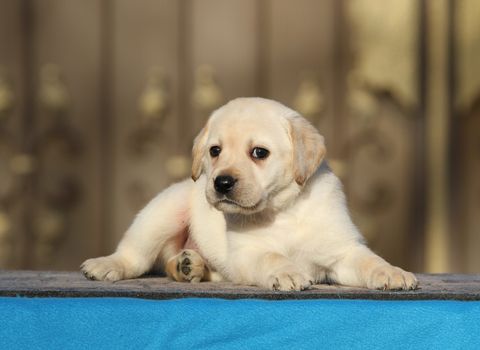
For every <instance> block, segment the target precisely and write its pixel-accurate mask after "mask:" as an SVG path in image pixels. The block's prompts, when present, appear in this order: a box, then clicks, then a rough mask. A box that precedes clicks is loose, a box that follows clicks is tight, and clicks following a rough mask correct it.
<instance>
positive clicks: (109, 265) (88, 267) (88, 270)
mask: <svg viewBox="0 0 480 350" xmlns="http://www.w3.org/2000/svg"><path fill="white" fill-rule="evenodd" d="M80 269H81V270H82V272H83V275H84V276H85V277H86V278H88V279H91V280H98V281H102V280H104V281H110V282H114V281H118V280H121V279H124V278H125V277H124V276H125V267H124V265H123V264H122V262H121V261H120V259H118V258H117V257H115V256H114V255H110V256H104V257H100V258H94V259H88V260H86V261H85V262H84V263H83V264H82V265H81V266H80Z"/></svg>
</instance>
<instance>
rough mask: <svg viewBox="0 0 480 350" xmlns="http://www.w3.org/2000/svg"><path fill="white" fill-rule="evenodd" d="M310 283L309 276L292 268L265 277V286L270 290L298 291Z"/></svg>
mask: <svg viewBox="0 0 480 350" xmlns="http://www.w3.org/2000/svg"><path fill="white" fill-rule="evenodd" d="M312 284H313V280H312V279H311V278H309V277H308V276H307V275H305V274H303V273H301V272H297V271H294V270H291V271H283V272H280V273H276V274H272V275H270V276H269V277H268V279H267V288H270V289H272V290H281V291H291V290H297V291H300V290H305V289H308V288H310V287H311V286H312Z"/></svg>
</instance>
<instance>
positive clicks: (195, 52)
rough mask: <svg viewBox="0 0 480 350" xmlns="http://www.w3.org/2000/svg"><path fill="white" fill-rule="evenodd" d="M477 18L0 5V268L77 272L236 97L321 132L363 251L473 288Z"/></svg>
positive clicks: (434, 3) (185, 169) (337, 10)
mask: <svg viewBox="0 0 480 350" xmlns="http://www.w3.org/2000/svg"><path fill="white" fill-rule="evenodd" d="M478 18H480V2H479V1H476V0H388V1H386V0H341V1H340V0H297V1H288V0H202V1H193V0H179V1H174V0H137V1H128V0H82V1H78V0H0V268H8V269H61V270H67V269H74V270H76V269H78V266H79V264H80V263H81V262H82V261H83V260H84V259H86V258H89V257H94V256H98V255H103V254H107V253H110V252H112V250H113V249H114V248H115V246H116V244H117V242H118V241H119V239H120V238H121V236H122V235H123V232H124V231H125V229H126V228H127V227H128V225H129V224H130V222H131V221H132V219H133V218H134V215H135V213H136V212H137V211H138V210H139V209H140V208H141V207H142V206H144V205H145V204H146V202H147V201H148V200H149V199H150V198H152V197H153V196H154V195H155V194H156V193H157V192H158V191H160V190H161V189H163V188H165V187H166V186H167V185H168V184H169V183H171V182H173V181H177V180H179V179H181V178H183V177H188V176H189V169H190V149H191V145H192V139H193V137H194V136H195V134H196V133H197V132H198V131H199V130H200V128H201V126H202V124H203V123H204V122H205V120H206V118H207V117H208V115H209V113H210V112H211V111H212V110H213V109H215V108H216V107H218V106H220V105H221V104H223V103H224V102H226V101H227V100H229V99H232V98H235V97H238V96H262V97H268V98H273V99H276V100H279V101H281V102H283V103H285V104H287V105H288V106H291V107H293V108H295V109H297V110H298V111H299V112H301V113H302V114H303V115H304V116H305V117H307V118H308V119H309V120H310V121H311V122H312V123H314V124H315V125H316V126H317V127H318V128H319V130H320V131H321V133H322V134H323V135H324V136H325V138H326V142H327V150H328V159H329V161H330V163H331V165H332V167H333V169H334V170H335V172H336V173H337V174H338V176H340V177H341V179H342V180H343V183H344V185H345V189H346V192H347V197H348V202H349V207H350V209H351V211H352V215H353V217H354V220H355V222H356V223H357V224H358V226H359V227H360V228H361V230H362V231H363V233H364V235H365V236H366V238H367V241H368V242H369V244H370V246H371V247H372V248H373V249H374V250H375V251H376V252H378V253H379V254H380V255H382V256H383V257H385V258H386V259H387V260H389V261H391V262H392V263H395V264H398V265H400V266H402V267H404V268H406V269H411V270H413V271H416V272H424V271H425V272H477V273H478V272H480V254H479V248H480V25H479V24H478Z"/></svg>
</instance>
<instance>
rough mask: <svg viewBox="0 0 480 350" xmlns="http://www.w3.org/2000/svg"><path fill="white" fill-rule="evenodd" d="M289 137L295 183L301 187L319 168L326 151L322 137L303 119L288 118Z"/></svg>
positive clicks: (298, 117) (296, 117)
mask: <svg viewBox="0 0 480 350" xmlns="http://www.w3.org/2000/svg"><path fill="white" fill-rule="evenodd" d="M290 135H291V138H292V143H293V172H294V176H295V181H296V182H297V184H299V185H300V186H302V185H303V184H305V182H306V181H307V180H308V179H309V178H310V176H312V175H313V173H314V172H315V171H316V170H317V168H318V167H319V166H320V163H321V162H322V160H323V158H324V157H325V154H326V153H327V150H326V148H325V142H324V139H323V136H322V135H320V134H319V132H318V131H317V129H315V127H314V126H313V125H312V124H310V123H309V122H308V121H307V120H306V119H305V118H303V117H300V116H294V117H292V118H290Z"/></svg>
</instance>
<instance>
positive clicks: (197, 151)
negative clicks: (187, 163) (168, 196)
mask: <svg viewBox="0 0 480 350" xmlns="http://www.w3.org/2000/svg"><path fill="white" fill-rule="evenodd" d="M207 136H208V124H207V125H206V126H205V127H204V128H203V129H202V130H201V131H200V133H199V134H198V135H197V137H195V140H194V141H193V148H192V179H193V181H197V179H198V178H199V177H200V175H201V174H202V163H203V156H204V154H205V145H206V143H207Z"/></svg>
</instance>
